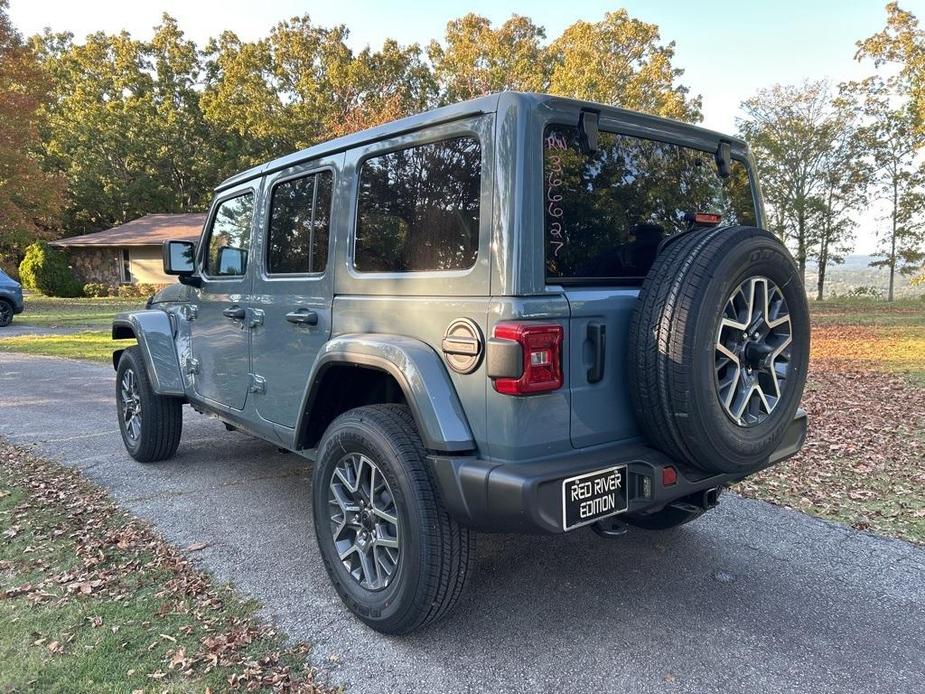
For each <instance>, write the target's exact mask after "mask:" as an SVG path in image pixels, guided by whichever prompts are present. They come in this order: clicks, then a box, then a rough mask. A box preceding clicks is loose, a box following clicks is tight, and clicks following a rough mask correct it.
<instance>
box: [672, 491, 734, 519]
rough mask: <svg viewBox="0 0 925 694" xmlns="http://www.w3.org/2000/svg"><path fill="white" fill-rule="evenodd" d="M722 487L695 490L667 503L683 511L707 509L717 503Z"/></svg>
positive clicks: (695, 511)
mask: <svg viewBox="0 0 925 694" xmlns="http://www.w3.org/2000/svg"><path fill="white" fill-rule="evenodd" d="M722 491H723V488H722V487H713V488H712V489H705V490H704V491H702V492H695V493H693V494H689V495H688V496H685V497H682V498H680V499H678V500H677V501H673V502H671V503H670V504H668V505H669V506H670V507H671V508H676V509H678V510H679V511H684V512H685V513H697V512H698V511H699V512H702V511H709V510H710V509H711V508H715V507H716V506H718V505H719V495H720V494H721V493H722Z"/></svg>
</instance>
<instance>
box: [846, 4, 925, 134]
mask: <svg viewBox="0 0 925 694" xmlns="http://www.w3.org/2000/svg"><path fill="white" fill-rule="evenodd" d="M886 12H887V21H886V27H884V29H883V30H882V31H880V32H878V33H876V34H874V35H873V36H869V37H868V38H866V39H864V40H863V41H860V42H858V51H857V54H856V55H855V58H856V59H858V60H860V59H862V58H872V59H873V61H874V65H875V66H876V67H878V68H879V67H881V66H883V65H885V64H887V63H894V64H896V65H897V66H898V68H899V72H898V74H896V75H895V76H894V78H893V79H894V81H895V83H896V86H898V87H899V91H901V92H902V93H903V94H905V95H906V96H907V97H908V98H909V100H910V102H911V115H912V120H913V122H914V124H915V128H916V129H917V130H918V131H920V132H925V31H923V30H922V29H920V28H919V21H918V19H917V18H916V17H915V15H914V14H912V13H911V12H908V11H906V10H903V9H901V8H900V7H899V3H896V2H891V3H890V4H888V5H887V6H886Z"/></svg>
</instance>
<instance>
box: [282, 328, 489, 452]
mask: <svg viewBox="0 0 925 694" xmlns="http://www.w3.org/2000/svg"><path fill="white" fill-rule="evenodd" d="M335 393H336V394H338V397H331V396H332V394H335ZM387 402H402V403H405V404H407V405H408V407H409V409H410V410H411V414H412V416H413V417H414V421H415V423H416V425H417V427H418V431H419V432H420V435H421V439H422V440H423V442H424V446H425V447H426V448H427V449H428V450H434V451H443V452H460V451H469V450H473V449H474V448H475V441H474V440H473V437H472V432H471V430H470V428H469V423H468V420H467V419H466V415H465V412H464V411H463V408H462V405H461V404H460V402H459V397H458V396H457V394H456V389H455V388H454V387H453V384H452V382H451V381H450V378H449V375H448V374H447V372H446V367H445V366H444V365H443V362H442V361H441V359H440V357H439V356H437V353H436V352H435V351H434V350H433V349H432V348H431V347H430V346H428V345H427V344H425V343H423V342H421V341H420V340H416V339H414V338H410V337H405V336H401V335H382V334H373V335H342V336H340V337H337V338H334V339H333V340H330V341H328V342H327V343H326V344H325V346H324V348H323V349H322V350H321V352H320V353H319V355H318V357H317V359H316V360H315V364H314V366H313V368H312V373H311V376H310V377H309V383H308V387H307V388H306V391H305V395H304V397H303V401H302V407H301V408H300V416H299V420H298V422H297V423H296V432H297V441H296V444H297V447H299V448H310V447H312V446H314V445H315V444H317V442H318V440H320V438H321V435H322V434H323V433H324V429H325V428H326V426H327V424H329V423H330V422H331V421H333V419H334V418H335V417H337V415H339V414H341V413H342V412H345V411H347V410H348V409H352V408H353V407H358V406H361V405H370V404H380V403H387Z"/></svg>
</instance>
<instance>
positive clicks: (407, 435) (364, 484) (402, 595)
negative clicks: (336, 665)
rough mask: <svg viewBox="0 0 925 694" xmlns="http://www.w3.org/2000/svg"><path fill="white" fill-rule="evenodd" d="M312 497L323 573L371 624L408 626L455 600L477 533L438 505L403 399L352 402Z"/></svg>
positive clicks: (333, 428) (333, 435)
mask: <svg viewBox="0 0 925 694" xmlns="http://www.w3.org/2000/svg"><path fill="white" fill-rule="evenodd" d="M312 500H313V501H312V505H313V515H314V524H315V536H316V537H317V540H318V547H319V549H320V551H321V556H322V559H323V560H324V565H325V568H326V570H327V572H328V576H330V578H331V581H332V582H333V583H334V587H335V588H336V589H337V592H338V594H339V595H340V597H341V599H342V600H343V601H344V603H345V604H346V605H347V607H349V608H350V610H352V611H353V613H354V614H356V615H357V616H358V617H359V618H360V619H362V620H363V621H364V622H366V623H367V624H368V625H369V626H371V627H372V628H373V629H375V630H377V631H380V632H383V633H387V634H403V633H407V632H410V631H412V630H414V629H417V628H419V627H421V626H424V625H425V624H428V623H430V622H432V621H434V620H437V619H439V618H441V617H442V616H444V615H445V614H446V613H447V612H448V611H449V610H450V609H451V608H452V607H453V605H454V604H455V603H456V601H457V600H458V599H459V596H460V594H461V593H462V590H463V586H464V585H465V582H466V578H467V576H468V572H469V559H470V556H471V554H472V551H473V541H474V536H473V535H472V534H470V532H469V530H468V529H467V528H464V527H462V526H460V525H459V524H458V523H457V522H456V521H454V520H453V519H452V518H450V516H449V515H448V514H447V512H446V510H445V509H444V508H443V505H442V504H441V502H440V499H439V497H438V495H437V493H436V492H435V490H434V486H433V482H432V480H431V478H430V474H429V471H428V468H427V461H426V453H425V451H424V447H423V445H422V443H421V439H420V436H419V435H418V432H417V428H416V427H415V424H414V419H413V418H412V416H411V413H410V412H409V411H408V408H407V407H404V406H400V405H373V406H368V407H359V408H357V409H354V410H350V411H349V412H346V413H344V414H342V415H341V416H340V417H338V418H337V419H336V420H334V422H332V423H331V425H330V426H329V427H328V430H327V431H326V432H325V435H324V437H323V439H322V441H321V443H320V445H319V447H318V458H317V463H316V465H315V472H314V476H313V492H312Z"/></svg>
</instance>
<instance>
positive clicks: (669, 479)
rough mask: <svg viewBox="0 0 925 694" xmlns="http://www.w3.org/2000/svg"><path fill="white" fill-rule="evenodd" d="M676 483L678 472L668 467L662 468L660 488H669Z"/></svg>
mask: <svg viewBox="0 0 925 694" xmlns="http://www.w3.org/2000/svg"><path fill="white" fill-rule="evenodd" d="M677 481H678V471H677V470H675V469H674V468H673V467H671V466H670V465H669V466H667V467H663V468H662V486H663V487H670V486H671V485H673V484H675V483H676V482H677Z"/></svg>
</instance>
